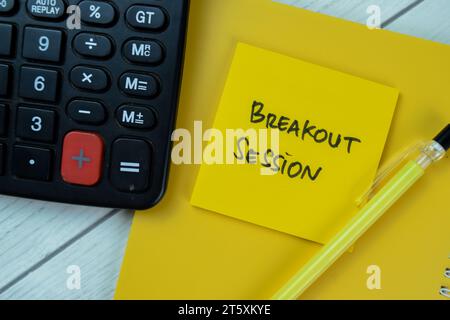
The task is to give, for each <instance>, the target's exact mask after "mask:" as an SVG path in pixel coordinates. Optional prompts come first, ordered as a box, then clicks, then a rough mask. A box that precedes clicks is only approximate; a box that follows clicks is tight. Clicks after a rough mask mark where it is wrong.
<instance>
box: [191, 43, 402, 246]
mask: <svg viewBox="0 0 450 320" xmlns="http://www.w3.org/2000/svg"><path fill="white" fill-rule="evenodd" d="M398 95H399V92H398V90H396V89H394V88H390V87H387V86H384V85H381V84H378V83H375V82H372V81H368V80H365V79H361V78H358V77H355V76H352V75H349V74H345V73H342V72H339V71H335V70H331V69H328V68H324V67H322V66H318V65H315V64H311V63H308V62H305V61H302V60H299V59H295V58H291V57H288V56H285V55H282V54H279V53H275V52H271V51H268V50H264V49H261V48H257V47H253V46H250V45H247V44H243V43H239V44H238V45H237V48H236V52H235V56H234V59H233V63H232V66H231V70H230V72H229V76H228V80H227V82H226V85H225V89H224V92H223V95H222V99H221V101H220V105H219V108H218V112H217V114H216V119H215V122H214V126H213V127H214V129H218V130H219V131H220V132H222V133H223V134H224V136H225V134H226V132H227V129H228V130H229V129H233V130H235V133H236V132H238V131H237V130H239V129H241V130H242V131H241V135H240V136H239V134H236V139H235V143H236V145H235V150H234V160H236V164H232V165H217V164H214V165H208V164H203V165H202V166H201V169H200V172H199V175H198V178H197V182H196V185H195V189H194V193H193V196H192V199H191V203H192V204H193V205H194V206H197V207H201V208H204V209H208V210H211V211H214V212H217V213H221V214H224V215H228V216H231V217H234V218H238V219H241V220H244V221H248V222H251V223H255V224H258V225H261V226H264V227H267V228H271V229H275V230H278V231H282V232H285V233H288V234H291V235H294V236H298V237H301V238H304V239H308V240H312V241H315V242H320V243H324V242H326V240H327V239H328V238H329V237H330V236H331V235H333V234H334V233H335V232H336V231H337V230H338V229H339V228H340V227H342V225H343V224H344V223H345V222H346V221H348V219H349V217H351V216H352V215H353V214H354V213H355V212H356V210H357V208H356V200H357V199H358V197H359V196H361V195H362V194H363V193H364V191H365V189H366V188H367V186H368V185H370V182H371V180H372V179H373V178H374V175H375V173H376V170H377V167H378V163H379V161H380V157H381V154H382V151H383V148H384V144H385V141H386V138H387V134H388V131H389V127H390V124H391V120H392V117H393V112H394V110H395V106H396V103H397V99H398ZM249 129H254V130H255V132H257V133H258V134H259V133H260V132H264V131H260V130H264V129H269V130H275V131H277V132H278V136H279V140H278V141H279V144H278V145H275V147H276V148H272V142H274V141H271V140H270V139H269V142H268V143H265V142H264V141H262V140H259V141H258V140H251V139H252V138H254V137H255V136H248V135H250V134H249V132H250V131H247V130H249ZM247 134H248V135H247ZM267 134H269V135H270V131H268V132H267ZM257 137H259V135H258V136H257ZM250 140H251V141H252V142H250ZM249 144H250V145H249ZM238 160H241V161H240V162H239V163H237V162H238ZM262 169H266V170H268V171H264V170H262ZM270 173H272V174H270Z"/></svg>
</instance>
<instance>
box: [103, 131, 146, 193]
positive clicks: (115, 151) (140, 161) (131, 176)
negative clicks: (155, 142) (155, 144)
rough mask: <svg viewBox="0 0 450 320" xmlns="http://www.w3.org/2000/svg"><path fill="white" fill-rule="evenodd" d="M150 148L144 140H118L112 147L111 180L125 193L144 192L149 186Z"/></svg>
mask: <svg viewBox="0 0 450 320" xmlns="http://www.w3.org/2000/svg"><path fill="white" fill-rule="evenodd" d="M150 162H151V150H150V146H149V145H148V143H147V142H145V141H144V140H136V139H118V140H116V141H115V142H114V144H113V147H112V162H111V172H110V179H111V182H112V184H113V186H114V187H115V188H116V189H118V190H119V191H124V192H143V191H145V190H146V189H147V188H148V186H149V179H150Z"/></svg>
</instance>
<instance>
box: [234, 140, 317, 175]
mask: <svg viewBox="0 0 450 320" xmlns="http://www.w3.org/2000/svg"><path fill="white" fill-rule="evenodd" d="M234 156H235V157H236V159H237V160H239V161H245V162H246V163H248V164H252V165H256V164H258V163H260V164H261V166H262V167H263V168H266V169H268V170H271V172H272V174H277V173H278V174H281V175H286V176H288V177H289V178H291V179H295V178H299V179H301V180H303V179H307V180H311V181H316V179H317V178H318V177H319V175H320V173H321V172H322V170H323V168H322V167H319V168H317V169H312V168H311V166H310V165H305V164H303V163H301V162H299V161H295V160H293V159H292V157H293V155H291V154H289V153H287V152H285V153H284V154H279V153H277V152H275V151H274V150H272V149H267V150H266V151H264V152H263V153H261V152H259V151H257V150H255V149H253V148H251V144H250V140H249V139H248V138H247V137H242V138H240V139H239V140H238V142H237V152H236V153H235V154H234ZM263 172H264V171H263ZM272 174H268V173H266V174H264V175H272Z"/></svg>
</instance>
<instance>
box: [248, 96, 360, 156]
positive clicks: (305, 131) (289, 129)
mask: <svg viewBox="0 0 450 320" xmlns="http://www.w3.org/2000/svg"><path fill="white" fill-rule="evenodd" d="M263 111H264V103H261V102H257V101H254V102H253V105H252V113H251V119H250V121H251V122H252V123H255V124H257V123H264V124H265V126H266V128H267V129H278V130H279V131H280V132H286V133H287V134H295V135H296V136H297V137H298V138H300V139H302V140H303V141H305V140H307V139H310V140H312V141H314V142H316V143H319V144H323V143H326V144H328V145H329V146H330V147H331V148H333V149H338V148H340V147H344V148H345V149H346V150H347V153H351V152H352V151H353V147H354V144H356V143H361V142H362V141H361V139H358V138H355V137H351V136H343V135H342V134H336V133H334V132H330V131H329V130H326V129H319V128H318V127H317V126H315V125H312V124H311V121H309V120H306V121H304V122H303V125H302V126H300V123H299V121H298V120H295V119H294V120H292V119H290V118H288V117H285V116H278V115H276V114H274V113H267V114H264V113H263Z"/></svg>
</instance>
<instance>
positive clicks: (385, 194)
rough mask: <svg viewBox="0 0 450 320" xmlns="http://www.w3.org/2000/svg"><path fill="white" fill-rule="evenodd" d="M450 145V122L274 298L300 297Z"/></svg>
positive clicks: (441, 156)
mask: <svg viewBox="0 0 450 320" xmlns="http://www.w3.org/2000/svg"><path fill="white" fill-rule="evenodd" d="M449 148H450V124H449V125H447V127H446V128H445V129H444V130H442V131H441V133H439V134H438V135H437V136H436V138H434V140H433V141H431V142H428V143H425V144H423V145H422V146H421V147H420V148H419V154H418V155H417V157H416V158H414V159H413V160H410V161H408V162H407V163H406V164H405V165H404V166H403V167H402V168H401V169H400V170H399V171H398V172H397V173H396V174H395V175H394V176H393V177H392V178H391V179H390V180H389V182H387V183H386V184H385V185H384V186H383V187H382V188H381V189H380V190H379V191H378V192H377V193H376V195H375V196H374V197H372V198H371V199H370V200H369V201H368V202H367V203H366V205H365V206H364V207H363V208H362V209H361V210H360V211H359V212H358V213H357V214H356V216H354V217H353V218H352V219H351V220H350V221H349V222H348V224H347V225H346V226H345V227H344V228H343V229H342V230H341V231H339V232H338V234H336V235H335V236H334V237H333V238H332V239H331V240H330V241H329V242H328V243H327V244H326V245H324V246H323V247H322V248H321V249H320V251H319V252H318V253H317V254H316V255H315V256H314V257H313V258H312V259H311V260H310V261H309V262H308V263H307V264H306V265H305V266H303V268H302V269H300V271H299V272H298V273H297V274H295V275H294V276H293V277H292V278H291V280H290V281H289V282H288V283H286V284H285V285H284V286H283V288H281V289H280V290H279V291H278V292H277V293H276V294H275V295H274V296H273V297H272V299H273V300H294V299H297V298H298V297H299V296H300V295H301V294H302V293H303V292H304V291H305V290H306V289H307V288H308V287H309V286H310V285H311V284H313V283H314V281H316V280H317V278H319V277H320V276H321V275H322V274H323V273H324V272H325V271H326V270H327V269H328V268H329V267H330V266H331V265H332V264H333V263H334V262H335V261H336V260H337V259H338V258H339V257H340V256H341V255H342V254H343V253H344V252H346V251H347V250H348V249H349V248H350V247H351V246H352V245H353V244H354V242H355V241H356V240H358V238H359V237H360V236H361V235H362V234H363V233H364V232H366V231H367V229H369V228H370V227H371V226H372V225H373V224H374V223H375V222H376V221H377V220H378V219H379V218H380V217H381V216H382V215H383V214H384V213H385V212H386V211H387V210H388V209H389V208H390V207H391V206H392V205H393V204H394V203H395V202H396V201H397V200H398V199H399V198H400V197H401V196H402V195H403V194H404V193H405V192H406V191H407V190H408V189H409V188H410V187H411V186H412V185H414V183H415V182H416V181H417V180H419V178H421V177H422V176H423V175H424V173H425V169H427V168H428V167H429V166H430V165H431V164H433V163H434V162H436V161H439V160H440V159H442V158H443V157H444V156H445V154H446V152H447V151H448V149H449Z"/></svg>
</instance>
